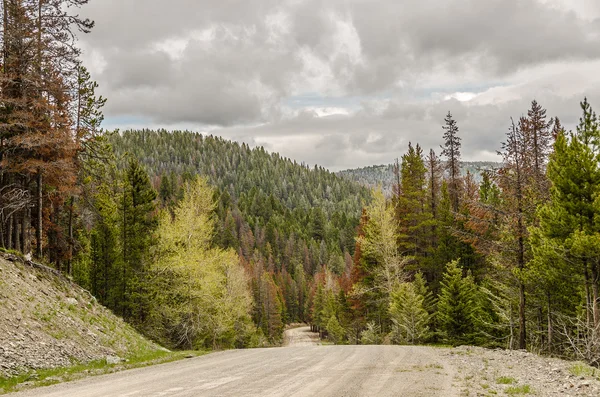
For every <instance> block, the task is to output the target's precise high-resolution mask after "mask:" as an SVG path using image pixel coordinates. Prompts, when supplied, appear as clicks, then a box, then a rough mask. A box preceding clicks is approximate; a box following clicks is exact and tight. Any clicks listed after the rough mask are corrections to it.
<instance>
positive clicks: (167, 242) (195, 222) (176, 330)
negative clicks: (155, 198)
mask: <svg viewBox="0 0 600 397" xmlns="http://www.w3.org/2000/svg"><path fill="white" fill-rule="evenodd" d="M212 193H213V192H212V189H211V188H210V187H209V186H208V182H207V181H206V180H205V179H197V180H196V181H194V182H190V183H188V184H186V186H185V188H184V198H183V200H181V201H180V202H179V203H178V205H177V206H176V208H175V209H174V216H173V217H171V215H170V214H168V213H166V212H163V214H162V215H161V218H160V224H159V227H158V238H159V240H158V241H159V243H158V250H157V258H156V261H155V262H154V263H153V267H152V269H151V271H152V278H153V282H152V285H151V287H150V288H151V289H152V293H153V295H154V296H155V298H154V299H153V300H152V302H151V304H152V306H151V312H150V319H149V321H147V322H146V323H145V327H146V330H147V331H146V332H148V333H151V334H154V336H155V337H156V338H157V339H159V340H162V341H166V342H168V343H169V344H170V345H174V346H179V347H188V348H191V347H194V348H198V347H212V348H219V347H221V348H222V347H234V346H238V347H241V346H244V345H245V344H246V343H248V341H250V340H252V334H253V333H254V332H255V329H254V326H253V325H252V323H251V320H250V311H251V307H252V297H251V294H250V291H249V289H248V279H247V276H246V274H245V271H244V269H243V268H242V267H241V265H240V263H239V259H238V256H237V255H236V254H235V252H233V251H225V250H222V249H219V248H212V246H211V238H212V234H213V232H214V218H213V215H212V210H213V209H214V206H215V204H214V201H213V194H212Z"/></svg>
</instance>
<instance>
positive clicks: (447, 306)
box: [437, 261, 479, 345]
mask: <svg viewBox="0 0 600 397" xmlns="http://www.w3.org/2000/svg"><path fill="white" fill-rule="evenodd" d="M462 273H463V271H462V269H461V268H460V267H459V266H458V261H452V262H450V263H448V264H447V265H446V272H445V273H444V278H443V280H442V287H441V290H440V295H439V300H438V304H437V316H438V321H439V325H440V331H441V332H442V334H443V336H444V338H445V339H446V340H447V341H448V342H449V343H452V344H454V345H458V344H461V343H467V344H470V343H473V342H474V338H475V332H476V330H477V328H476V324H477V315H478V312H479V302H478V297H477V295H478V291H477V286H476V285H475V282H474V280H473V277H472V276H471V275H467V276H466V277H463V274H462Z"/></svg>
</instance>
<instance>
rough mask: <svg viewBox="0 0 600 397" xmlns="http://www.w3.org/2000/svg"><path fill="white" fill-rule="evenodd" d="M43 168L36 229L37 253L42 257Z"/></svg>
mask: <svg viewBox="0 0 600 397" xmlns="http://www.w3.org/2000/svg"><path fill="white" fill-rule="evenodd" d="M42 182H43V180H42V170H41V169H38V173H37V225H36V226H37V229H36V234H35V237H36V240H37V249H36V253H35V255H36V256H37V257H38V258H39V259H41V258H42V254H43V252H42V229H43V216H44V215H43V204H44V202H43V196H42V192H43V187H42Z"/></svg>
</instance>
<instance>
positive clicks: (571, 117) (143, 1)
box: [80, 0, 600, 170]
mask: <svg viewBox="0 0 600 397" xmlns="http://www.w3.org/2000/svg"><path fill="white" fill-rule="evenodd" d="M80 13H81V15H83V16H86V17H90V18H92V19H94V20H95V21H96V28H95V29H94V31H93V32H92V33H91V34H89V35H85V36H84V37H82V38H81V40H80V45H81V47H82V48H83V49H84V62H85V64H86V66H88V68H89V69H90V71H91V72H92V75H93V78H94V79H96V80H97V81H98V83H99V84H100V86H101V88H100V93H101V94H102V95H104V96H106V97H108V99H109V102H108V105H107V107H106V109H105V115H106V122H105V125H104V126H105V128H109V129H113V128H120V129H127V128H139V127H147V128H159V127H161V128H167V129H190V130H194V131H200V132H206V133H212V134H216V135H221V136H224V137H226V138H229V139H234V140H237V141H244V142H247V143H249V144H251V145H262V146H264V147H265V148H266V149H268V150H271V151H277V152H280V153H282V154H283V155H285V156H288V157H291V158H293V159H296V160H298V161H304V162H306V163H309V164H315V163H317V164H320V165H323V166H325V167H328V168H330V169H332V170H339V169H344V168H354V167H357V166H364V165H371V164H382V163H390V162H392V161H393V159H394V158H396V157H399V156H400V155H401V154H402V153H403V152H404V151H405V149H406V147H407V145H408V142H409V141H412V142H413V143H416V142H419V143H420V144H421V145H422V146H423V147H424V148H426V149H429V148H430V147H433V148H439V145H440V144H441V143H442V142H441V135H442V133H443V131H442V129H441V125H442V123H443V119H444V116H445V114H446V113H447V112H448V111H451V112H452V113H453V115H454V116H455V118H456V119H457V121H458V124H459V127H460V131H461V135H462V137H463V158H464V159H465V160H493V159H495V158H496V157H495V151H496V150H497V149H498V148H499V147H500V142H501V141H502V140H503V136H504V133H505V131H506V130H507V128H508V125H509V122H510V117H511V116H513V117H519V116H520V115H522V114H523V113H525V112H526V111H527V109H528V107H529V104H530V102H531V100H532V99H534V98H535V99H537V100H538V102H540V104H541V105H542V106H544V107H546V108H547V109H548V114H549V115H552V116H554V115H556V116H559V117H560V118H561V120H562V121H563V124H565V125H566V126H567V127H569V128H572V127H573V126H574V125H575V124H576V122H577V119H578V117H579V113H580V112H579V108H578V103H579V101H581V100H582V99H583V97H584V96H587V97H588V98H589V99H590V101H591V103H592V106H595V107H596V108H597V109H599V110H600V1H598V0H401V1H400V0H327V1H325V0H318V1H317V0H251V1H250V0H237V1H236V0H170V1H164V0H91V1H90V4H89V5H87V6H85V7H84V8H83V9H82V10H81V11H80Z"/></svg>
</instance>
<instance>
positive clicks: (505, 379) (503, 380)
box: [496, 376, 517, 385]
mask: <svg viewBox="0 0 600 397" xmlns="http://www.w3.org/2000/svg"><path fill="white" fill-rule="evenodd" d="M496 383H497V384H499V385H514V384H515V383H517V380H516V379H515V378H511V377H509V376H501V377H499V378H496Z"/></svg>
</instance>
